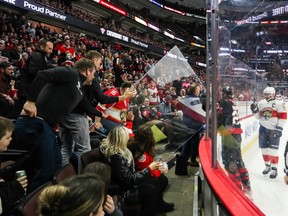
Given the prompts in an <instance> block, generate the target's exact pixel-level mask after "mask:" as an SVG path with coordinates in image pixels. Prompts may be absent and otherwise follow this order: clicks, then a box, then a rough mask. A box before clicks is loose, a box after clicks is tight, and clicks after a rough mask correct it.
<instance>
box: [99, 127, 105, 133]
mask: <svg viewBox="0 0 288 216" xmlns="http://www.w3.org/2000/svg"><path fill="white" fill-rule="evenodd" d="M98 130H99V131H100V132H101V133H103V134H105V133H106V132H107V130H106V129H105V128H103V127H101V128H99V129H98Z"/></svg>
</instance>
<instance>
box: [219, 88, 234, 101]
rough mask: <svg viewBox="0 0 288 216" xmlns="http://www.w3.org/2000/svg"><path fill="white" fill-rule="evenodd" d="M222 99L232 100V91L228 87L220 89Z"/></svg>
mask: <svg viewBox="0 0 288 216" xmlns="http://www.w3.org/2000/svg"><path fill="white" fill-rule="evenodd" d="M222 97H223V98H230V99H232V98H234V94H233V89H232V88H231V87H230V86H226V87H224V88H223V89H222Z"/></svg>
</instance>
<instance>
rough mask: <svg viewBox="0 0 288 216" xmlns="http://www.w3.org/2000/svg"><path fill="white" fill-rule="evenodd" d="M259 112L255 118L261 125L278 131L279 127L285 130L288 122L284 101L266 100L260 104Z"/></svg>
mask: <svg viewBox="0 0 288 216" xmlns="http://www.w3.org/2000/svg"><path fill="white" fill-rule="evenodd" d="M258 109H259V112H258V113H256V114H255V117H256V118H257V119H259V123H260V125H262V126H263V127H265V128H267V129H269V130H277V127H281V128H282V129H283V128H284V126H285V124H286V122H287V111H286V108H285V103H284V102H283V101H279V100H275V99H272V100H270V101H267V100H265V99H263V100H261V101H259V102H258Z"/></svg>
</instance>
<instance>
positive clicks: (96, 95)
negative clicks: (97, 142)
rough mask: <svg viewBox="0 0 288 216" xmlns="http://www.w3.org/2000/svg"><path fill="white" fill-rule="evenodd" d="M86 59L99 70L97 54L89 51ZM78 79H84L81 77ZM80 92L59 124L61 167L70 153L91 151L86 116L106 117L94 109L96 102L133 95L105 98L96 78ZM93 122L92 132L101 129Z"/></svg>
mask: <svg viewBox="0 0 288 216" xmlns="http://www.w3.org/2000/svg"><path fill="white" fill-rule="evenodd" d="M86 57H87V58H88V59H90V60H92V62H93V65H94V67H95V69H96V70H99V69H100V65H101V62H102V59H103V58H102V55H101V54H100V53H99V52H97V51H95V50H91V51H89V52H88V53H87V55H86ZM80 78H81V79H85V77H83V76H82V77H80ZM82 91H83V94H84V97H83V99H82V101H81V102H80V103H79V104H78V105H77V106H76V107H75V109H73V110H72V112H71V113H70V114H68V115H66V116H64V117H63V118H62V120H61V122H60V133H59V136H60V139H61V143H62V148H61V154H62V166H64V165H65V164H67V163H69V159H70V157H71V155H72V152H74V151H75V150H77V152H78V155H79V156H81V155H83V154H84V153H85V152H88V151H90V150H91V144H90V134H89V122H88V118H87V115H93V116H95V118H96V117H99V118H101V119H102V121H104V119H105V118H107V117H108V115H107V114H106V113H105V112H100V111H98V110H97V109H96V105H97V104H98V102H101V103H104V104H105V103H116V102H118V101H119V100H124V99H126V98H128V97H132V96H133V95H134V93H133V92H126V95H124V96H121V97H112V96H107V95H105V94H103V90H102V88H101V86H100V84H99V82H98V80H97V78H95V79H93V81H92V83H91V85H86V86H85V87H83V88H82ZM93 121H95V124H93V127H94V128H90V129H91V130H92V131H93V130H94V129H99V128H102V127H103V126H102V123H101V122H99V121H96V120H93ZM107 121H108V120H107ZM108 122H109V121H108ZM104 127H105V126H104Z"/></svg>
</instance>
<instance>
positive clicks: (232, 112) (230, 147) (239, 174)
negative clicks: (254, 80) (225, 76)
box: [218, 87, 251, 197]
mask: <svg viewBox="0 0 288 216" xmlns="http://www.w3.org/2000/svg"><path fill="white" fill-rule="evenodd" d="M233 98H234V95H233V90H232V88H231V87H225V88H223V89H222V99H221V100H220V101H219V106H218V126H219V128H218V131H219V133H220V135H221V142H222V161H223V164H224V167H225V169H226V170H227V172H228V177H229V178H230V179H231V180H232V181H233V182H234V183H235V185H236V186H237V187H238V188H239V189H240V190H242V191H243V192H244V193H245V194H246V195H247V196H248V197H250V196H251V186H250V180H249V173H248V170H247V169H246V167H245V164H244V162H243V159H242V153H241V141H242V137H241V134H242V133H243V131H242V129H241V125H240V122H239V114H238V111H237V109H236V105H235V103H234V101H233Z"/></svg>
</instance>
